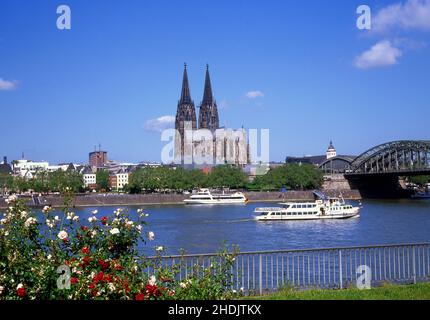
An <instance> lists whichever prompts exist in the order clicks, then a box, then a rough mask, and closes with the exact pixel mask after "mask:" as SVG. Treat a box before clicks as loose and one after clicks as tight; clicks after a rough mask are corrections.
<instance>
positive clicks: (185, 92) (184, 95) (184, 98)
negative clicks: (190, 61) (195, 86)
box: [179, 63, 192, 104]
mask: <svg viewBox="0 0 430 320" xmlns="http://www.w3.org/2000/svg"><path fill="white" fill-rule="evenodd" d="M191 102H192V101H191V94H190V85H189V83H188V73H187V64H186V63H184V77H183V79H182V91H181V100H180V101H179V104H185V103H191Z"/></svg>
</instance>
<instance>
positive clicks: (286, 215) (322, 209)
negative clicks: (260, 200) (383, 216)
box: [254, 193, 360, 221]
mask: <svg viewBox="0 0 430 320" xmlns="http://www.w3.org/2000/svg"><path fill="white" fill-rule="evenodd" d="M315 194H317V193H315ZM317 195H318V196H319V197H320V195H321V194H317ZM280 204H281V205H282V207H275V208H257V209H255V211H254V212H255V213H259V215H258V216H256V217H255V219H256V220H259V221H271V220H317V219H347V218H352V217H359V212H360V208H359V207H353V206H352V205H350V204H346V203H345V201H344V200H342V201H340V200H339V199H338V198H329V197H326V196H324V197H322V198H321V197H320V199H318V200H316V201H314V202H285V203H280Z"/></svg>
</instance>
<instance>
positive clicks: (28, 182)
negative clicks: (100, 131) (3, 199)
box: [0, 164, 323, 193]
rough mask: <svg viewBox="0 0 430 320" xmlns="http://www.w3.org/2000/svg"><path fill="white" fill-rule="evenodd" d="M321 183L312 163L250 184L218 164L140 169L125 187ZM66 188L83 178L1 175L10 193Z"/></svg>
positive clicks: (76, 187) (103, 175)
mask: <svg viewBox="0 0 430 320" xmlns="http://www.w3.org/2000/svg"><path fill="white" fill-rule="evenodd" d="M96 181H97V190H98V191H103V192H104V191H109V190H110V189H109V173H108V171H107V170H99V171H97V173H96ZM322 181H323V173H322V172H321V171H320V170H319V169H318V168H316V167H315V166H313V165H311V164H302V165H300V164H284V165H282V166H280V167H277V168H273V169H271V170H270V171H269V172H268V173H267V174H265V175H262V176H257V177H256V178H255V179H254V180H253V181H252V182H250V181H249V180H248V176H247V174H246V173H244V172H243V170H242V169H241V168H238V167H235V166H231V165H221V166H217V167H214V168H212V170H211V171H210V172H209V173H204V172H203V171H202V170H198V169H194V170H186V169H183V168H171V167H156V168H141V169H138V170H136V171H135V172H133V173H132V174H131V175H130V177H129V183H128V185H126V186H125V187H124V190H123V191H124V192H128V193H152V192H172V191H175V192H182V191H189V190H193V189H198V188H230V189H246V190H251V191H279V190H280V189H282V188H286V189H288V190H310V189H317V188H319V187H320V186H321V184H322ZM66 187H68V188H69V189H70V190H71V191H73V192H75V193H78V192H84V191H88V189H85V188H84V182H83V176H82V174H79V173H78V172H75V171H72V170H70V171H62V170H58V171H55V172H38V173H37V174H35V176H34V177H33V178H32V179H25V178H22V177H13V176H11V175H0V188H1V189H5V190H8V191H9V192H25V191H28V190H33V191H34V192H42V193H45V192H62V191H64V190H65V188H66Z"/></svg>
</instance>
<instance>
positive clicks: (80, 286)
mask: <svg viewBox="0 0 430 320" xmlns="http://www.w3.org/2000/svg"><path fill="white" fill-rule="evenodd" d="M7 202H8V203H9V208H8V209H7V211H6V213H4V214H3V216H2V218H1V220H0V299H13V300H23V299H43V300H47V299H114V300H120V299H127V300H131V299H136V300H148V299H149V300H158V299H228V298H232V297H235V296H236V295H237V293H234V292H233V291H231V290H230V282H229V281H230V279H231V273H230V270H231V266H232V264H233V261H234V259H235V254H236V251H235V252H234V253H232V254H230V253H228V252H227V249H224V251H223V252H221V253H220V256H219V257H220V258H221V259H219V260H220V261H221V263H215V261H214V262H213V263H212V264H211V265H210V266H207V267H206V268H203V267H202V266H200V265H198V264H196V265H194V269H195V271H196V272H193V273H192V274H191V275H190V276H189V277H188V278H186V279H183V281H182V282H180V281H178V280H177V273H178V270H179V266H177V265H176V266H175V265H174V266H168V267H166V266H164V264H163V263H162V262H163V259H162V257H161V254H162V252H163V248H161V247H159V248H157V250H156V255H155V257H153V258H149V257H146V256H144V255H142V254H141V253H140V252H139V250H138V244H139V243H142V242H143V243H146V242H147V241H151V240H153V239H154V234H153V233H152V232H146V231H144V227H145V226H146V223H145V221H144V218H145V216H146V214H145V213H144V212H143V210H141V209H139V210H138V215H137V219H135V220H133V219H132V217H131V215H130V214H129V212H128V211H127V210H123V209H117V210H115V211H114V213H113V215H111V216H103V215H101V214H99V213H98V212H97V211H93V212H92V215H91V217H90V218H88V221H87V222H85V223H84V221H81V218H80V217H79V216H77V215H76V214H75V213H74V212H72V211H70V210H69V209H68V208H67V206H65V208H64V209H63V211H62V214H61V217H60V216H59V214H58V212H57V213H55V212H54V211H53V210H52V208H50V207H45V208H44V209H43V214H40V215H35V214H34V213H32V212H31V211H30V210H28V208H26V207H25V205H24V204H23V203H22V202H21V201H20V200H19V199H17V198H16V197H15V196H11V197H9V199H8V200H7ZM146 270H152V271H151V274H148V273H147V272H146Z"/></svg>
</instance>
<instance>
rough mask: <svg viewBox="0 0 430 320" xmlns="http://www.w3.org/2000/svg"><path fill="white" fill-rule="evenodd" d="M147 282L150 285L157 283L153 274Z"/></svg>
mask: <svg viewBox="0 0 430 320" xmlns="http://www.w3.org/2000/svg"><path fill="white" fill-rule="evenodd" d="M148 283H149V285H151V286H155V284H156V283H157V278H155V276H151V277H150V278H149V281H148Z"/></svg>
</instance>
